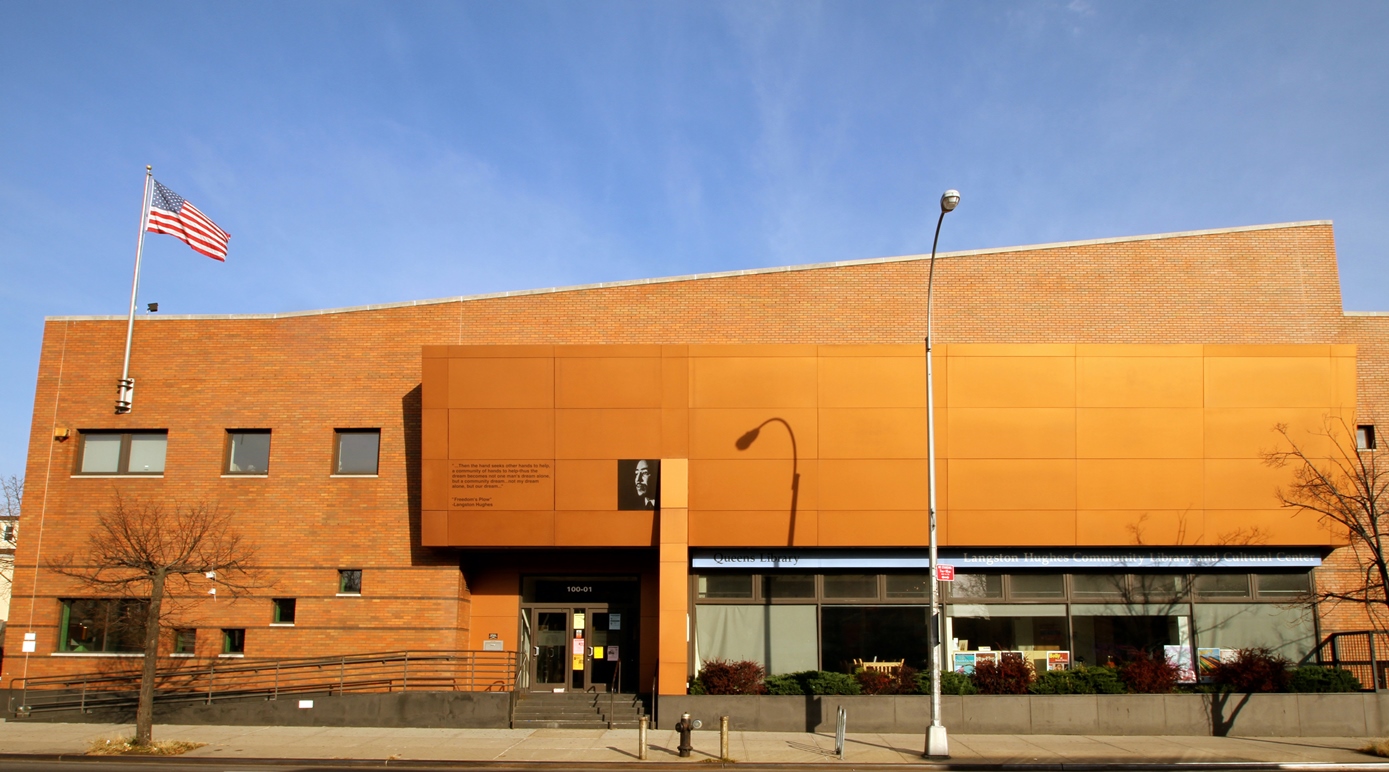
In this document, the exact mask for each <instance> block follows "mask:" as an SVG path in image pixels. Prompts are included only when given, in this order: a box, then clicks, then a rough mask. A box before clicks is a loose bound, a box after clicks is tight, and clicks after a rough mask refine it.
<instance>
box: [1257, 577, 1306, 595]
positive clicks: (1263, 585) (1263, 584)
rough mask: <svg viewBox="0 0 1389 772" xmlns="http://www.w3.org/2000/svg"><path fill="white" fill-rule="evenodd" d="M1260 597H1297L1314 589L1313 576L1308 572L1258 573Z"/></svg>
mask: <svg viewBox="0 0 1389 772" xmlns="http://www.w3.org/2000/svg"><path fill="white" fill-rule="evenodd" d="M1254 579H1255V581H1256V583H1257V584H1258V585H1259V597H1260V598H1297V597H1301V596H1303V595H1306V594H1308V593H1310V592H1311V591H1312V583H1311V576H1310V575H1309V574H1308V573H1307V572H1306V571H1303V572H1300V573H1295V574H1294V573H1288V574H1256V575H1255V577H1254Z"/></svg>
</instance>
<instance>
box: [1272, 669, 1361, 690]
mask: <svg viewBox="0 0 1389 772" xmlns="http://www.w3.org/2000/svg"><path fill="white" fill-rule="evenodd" d="M1364 688H1365V687H1364V685H1362V684H1361V683H1360V679H1358V678H1356V677H1355V674H1354V673H1352V672H1350V671H1349V670H1342V669H1341V668H1338V667H1322V666H1321V665H1303V666H1302V667H1299V668H1297V669H1296V670H1294V671H1293V672H1292V678H1291V679H1289V683H1288V691H1290V692H1358V691H1360V690H1361V689H1364Z"/></svg>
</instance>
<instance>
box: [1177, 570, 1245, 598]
mask: <svg viewBox="0 0 1389 772" xmlns="http://www.w3.org/2000/svg"><path fill="white" fill-rule="evenodd" d="M1191 586H1192V588H1193V589H1195V590H1196V597H1198V598H1248V597H1249V574H1197V575H1196V576H1195V577H1193V578H1192V580H1191Z"/></svg>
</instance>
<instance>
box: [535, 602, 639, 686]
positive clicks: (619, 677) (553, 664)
mask: <svg viewBox="0 0 1389 772" xmlns="http://www.w3.org/2000/svg"><path fill="white" fill-rule="evenodd" d="M529 613H530V614H531V620H532V629H534V630H535V640H534V643H533V647H534V648H533V649H532V655H533V659H534V665H533V667H534V673H533V674H532V678H531V683H532V687H531V688H532V689H534V690H536V691H594V692H606V691H608V690H609V689H616V690H618V691H624V686H626V687H627V688H626V689H625V690H626V691H630V690H631V689H632V688H633V687H634V686H635V684H636V680H637V673H636V660H637V636H636V632H635V622H636V620H635V618H634V616H633V613H632V612H630V611H626V610H610V609H609V608H608V607H607V606H606V605H593V606H579V607H570V608H565V609H556V608H535V609H530V610H529ZM624 663H625V664H624Z"/></svg>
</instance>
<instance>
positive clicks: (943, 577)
mask: <svg viewBox="0 0 1389 772" xmlns="http://www.w3.org/2000/svg"><path fill="white" fill-rule="evenodd" d="M936 581H939V582H953V581H955V567H954V566H947V565H946V564H944V563H937V564H936Z"/></svg>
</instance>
